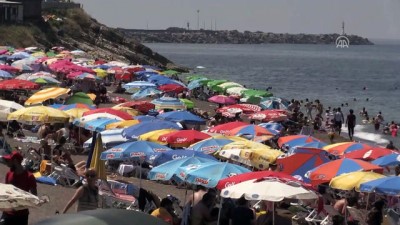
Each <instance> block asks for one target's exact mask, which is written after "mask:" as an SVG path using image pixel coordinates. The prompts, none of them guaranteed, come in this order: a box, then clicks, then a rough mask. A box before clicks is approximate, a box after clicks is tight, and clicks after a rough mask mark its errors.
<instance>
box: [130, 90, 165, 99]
mask: <svg viewBox="0 0 400 225" xmlns="http://www.w3.org/2000/svg"><path fill="white" fill-rule="evenodd" d="M161 93H162V91H160V90H158V89H156V88H155V87H146V88H143V89H140V90H139V91H137V92H135V93H134V94H133V95H131V98H132V99H142V98H147V97H150V96H155V95H158V94H161Z"/></svg>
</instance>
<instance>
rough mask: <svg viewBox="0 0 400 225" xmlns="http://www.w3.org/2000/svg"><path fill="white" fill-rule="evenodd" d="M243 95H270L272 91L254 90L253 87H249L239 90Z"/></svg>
mask: <svg viewBox="0 0 400 225" xmlns="http://www.w3.org/2000/svg"><path fill="white" fill-rule="evenodd" d="M241 94H242V96H243V97H250V96H257V97H271V96H272V93H270V92H268V91H262V90H254V89H249V90H244V91H242V92H241Z"/></svg>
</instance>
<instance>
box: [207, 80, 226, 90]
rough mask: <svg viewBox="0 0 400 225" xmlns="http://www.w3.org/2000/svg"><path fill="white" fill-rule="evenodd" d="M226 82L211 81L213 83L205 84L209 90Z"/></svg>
mask: <svg viewBox="0 0 400 225" xmlns="http://www.w3.org/2000/svg"><path fill="white" fill-rule="evenodd" d="M226 82H228V81H227V80H213V81H210V82H207V87H209V88H211V87H213V86H217V85H219V84H223V83H226Z"/></svg>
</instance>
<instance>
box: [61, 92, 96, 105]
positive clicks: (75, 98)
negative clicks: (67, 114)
mask: <svg viewBox="0 0 400 225" xmlns="http://www.w3.org/2000/svg"><path fill="white" fill-rule="evenodd" d="M75 103H83V104H86V105H94V103H93V101H92V99H91V98H90V97H89V96H88V95H87V94H85V93H83V92H77V93H75V94H74V95H72V96H71V97H70V98H68V100H67V102H66V105H70V104H75Z"/></svg>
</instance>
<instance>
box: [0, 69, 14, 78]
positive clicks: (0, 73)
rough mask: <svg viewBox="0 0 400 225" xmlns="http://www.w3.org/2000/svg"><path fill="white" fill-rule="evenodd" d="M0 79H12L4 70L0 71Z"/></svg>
mask: <svg viewBox="0 0 400 225" xmlns="http://www.w3.org/2000/svg"><path fill="white" fill-rule="evenodd" d="M0 77H1V78H12V77H13V76H12V75H11V74H10V73H9V72H7V71H5V70H0Z"/></svg>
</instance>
